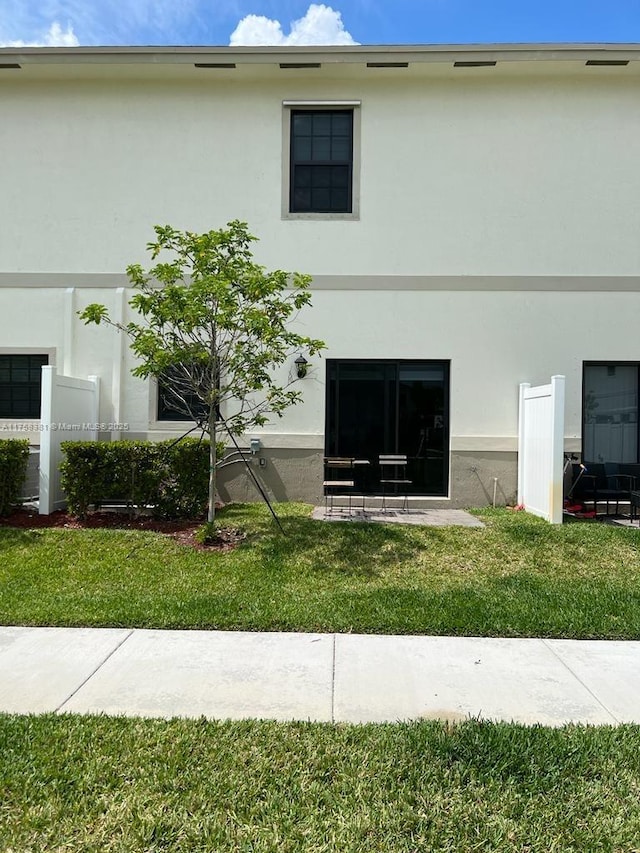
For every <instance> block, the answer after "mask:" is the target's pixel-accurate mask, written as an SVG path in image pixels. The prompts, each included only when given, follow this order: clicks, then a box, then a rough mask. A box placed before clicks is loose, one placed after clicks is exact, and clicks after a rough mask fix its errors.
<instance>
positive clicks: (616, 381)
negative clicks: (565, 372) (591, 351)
mask: <svg viewBox="0 0 640 853" xmlns="http://www.w3.org/2000/svg"><path fill="white" fill-rule="evenodd" d="M639 370H640V368H639V365H638V364H637V363H631V364H630V363H628V362H627V363H626V364H625V363H621V362H618V363H615V362H609V363H591V364H590V363H588V362H587V363H585V365H584V377H583V402H582V411H583V427H582V458H583V459H585V460H586V461H587V462H640V456H639V452H638V451H639V447H638V444H639V435H638V388H639V386H640V373H639Z"/></svg>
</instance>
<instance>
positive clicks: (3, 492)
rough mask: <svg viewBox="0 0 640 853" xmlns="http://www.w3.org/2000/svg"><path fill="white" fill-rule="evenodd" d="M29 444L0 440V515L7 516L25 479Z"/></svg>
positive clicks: (24, 441) (12, 440) (24, 440)
mask: <svg viewBox="0 0 640 853" xmlns="http://www.w3.org/2000/svg"><path fill="white" fill-rule="evenodd" d="M28 464H29V442H28V441H27V440H26V438H8V439H2V440H0V515H9V513H10V512H11V507H12V506H13V505H14V504H15V503H17V501H18V499H19V497H20V492H21V491H22V488H23V486H24V483H25V480H26V479H27V465H28Z"/></svg>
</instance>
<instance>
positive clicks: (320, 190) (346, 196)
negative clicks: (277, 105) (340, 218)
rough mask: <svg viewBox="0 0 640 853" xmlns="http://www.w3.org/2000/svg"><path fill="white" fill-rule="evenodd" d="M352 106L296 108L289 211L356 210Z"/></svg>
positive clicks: (334, 211)
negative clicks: (354, 201) (354, 199)
mask: <svg viewBox="0 0 640 853" xmlns="http://www.w3.org/2000/svg"><path fill="white" fill-rule="evenodd" d="M353 114H354V111H353V110H352V109H318V110H313V109H293V110H292V111H291V140H290V186H289V212H290V213H325V214H331V213H334V214H336V213H337V214H345V213H347V214H350V213H352V212H353V171H354V170H353Z"/></svg>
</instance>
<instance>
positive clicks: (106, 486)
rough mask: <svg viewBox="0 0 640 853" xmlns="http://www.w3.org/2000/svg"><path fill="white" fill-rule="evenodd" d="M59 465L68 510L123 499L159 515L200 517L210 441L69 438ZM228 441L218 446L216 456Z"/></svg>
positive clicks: (82, 509) (205, 492) (204, 504)
mask: <svg viewBox="0 0 640 853" xmlns="http://www.w3.org/2000/svg"><path fill="white" fill-rule="evenodd" d="M62 450H63V452H64V454H65V459H64V461H63V462H62V464H61V466H60V471H61V474H62V480H61V485H62V488H63V490H64V492H65V493H66V496H67V501H68V506H69V510H70V512H72V513H75V514H77V515H80V516H83V515H85V514H86V512H87V509H88V508H89V506H90V505H92V504H93V505H100V504H104V503H109V502H110V501H117V502H125V503H127V504H129V505H130V506H132V507H135V508H138V509H142V508H144V507H152V508H153V513H154V515H155V516H157V517H159V518H198V517H200V516H201V515H202V514H203V513H204V512H205V510H206V507H207V496H208V491H209V442H208V441H198V440H197V439H193V438H186V439H183V440H182V441H179V442H178V443H177V444H175V443H174V442H173V441H163V442H153V441H112V442H102V441H66V442H64V443H63V444H62ZM223 450H224V445H218V458H220V456H221V454H222V452H223Z"/></svg>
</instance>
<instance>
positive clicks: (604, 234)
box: [0, 63, 640, 451]
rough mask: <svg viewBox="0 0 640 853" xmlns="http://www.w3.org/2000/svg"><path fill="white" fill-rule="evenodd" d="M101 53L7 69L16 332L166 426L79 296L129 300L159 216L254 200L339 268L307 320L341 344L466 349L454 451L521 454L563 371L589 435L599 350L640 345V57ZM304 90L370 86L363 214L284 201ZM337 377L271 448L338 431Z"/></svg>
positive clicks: (1, 325)
mask: <svg viewBox="0 0 640 853" xmlns="http://www.w3.org/2000/svg"><path fill="white" fill-rule="evenodd" d="M534 64H535V63H532V65H534ZM23 72H24V73H23ZM84 73H85V69H83V68H82V67H79V68H77V69H71V70H69V69H67V70H66V71H65V73H64V74H63V73H56V74H53V73H52V74H49V73H48V72H47V68H46V67H37V66H31V67H28V68H25V69H23V71H21V72H20V74H17V75H15V76H14V77H11V78H5V77H3V78H2V87H1V88H0V114H1V115H2V120H1V121H0V150H1V151H2V152H3V156H2V158H0V185H1V186H2V189H3V199H4V203H3V204H2V205H0V350H1V349H4V350H5V351H16V350H21V351H29V350H30V351H35V352H38V351H44V350H50V351H51V352H52V353H53V360H54V363H56V364H57V366H58V369H59V371H60V372H66V373H69V374H70V375H74V376H78V377H86V376H88V375H90V374H95V375H96V376H98V377H99V378H100V380H101V389H102V394H101V420H103V421H105V422H121V423H127V424H128V425H129V431H130V433H135V434H149V435H150V436H152V437H158V438H160V437H164V435H165V434H166V430H165V429H164V428H161V426H160V425H158V424H157V423H155V422H154V416H153V391H152V390H150V387H149V384H148V383H145V382H141V381H140V380H137V379H135V378H133V377H132V376H131V374H130V369H131V367H132V361H131V357H130V354H129V351H128V348H127V346H126V341H123V339H122V338H118V337H117V336H116V335H115V333H114V332H113V331H112V330H110V329H106V328H100V329H96V328H95V327H92V328H90V329H89V328H85V327H84V326H83V325H82V324H81V323H80V322H79V321H78V320H77V317H76V314H75V312H76V311H77V310H81V309H82V308H83V307H84V306H85V305H86V304H88V303H89V302H96V301H97V302H103V303H105V304H107V306H108V307H109V308H110V310H111V312H112V313H113V314H117V312H118V311H119V310H122V306H123V305H125V303H126V299H127V294H126V293H123V292H122V291H119V290H118V289H117V287H116V286H115V285H113V286H111V285H109V286H107V285H106V284H105V286H102V287H101V286H95V285H96V279H95V277H94V274H101V273H108V274H120V273H122V272H123V271H124V269H125V267H126V265H127V264H128V263H131V262H135V261H140V262H143V263H146V262H147V261H148V257H147V256H146V254H145V251H144V247H145V244H146V242H147V241H148V240H149V239H150V238H151V236H152V226H153V224H155V223H171V224H173V225H175V226H177V227H181V228H188V229H192V230H199V229H207V228H211V227H219V226H221V225H222V224H224V222H226V221H227V220H228V219H231V218H240V219H245V220H247V221H248V222H249V223H250V226H251V229H252V231H253V232H254V233H255V234H256V235H258V236H259V237H260V238H261V242H260V244H259V245H258V246H257V250H256V251H257V255H258V258H259V260H260V261H261V262H263V263H264V264H265V265H266V266H268V267H280V268H286V269H297V270H300V271H303V272H309V273H311V274H312V275H314V276H316V279H317V289H316V290H315V292H314V298H313V303H314V307H313V309H312V310H311V311H309V312H305V313H304V314H303V316H302V317H301V320H300V322H301V324H302V325H301V328H304V331H305V332H307V333H309V334H312V335H313V336H314V337H320V338H323V339H324V340H325V341H326V342H327V344H328V350H327V352H326V353H325V356H326V357H328V358H363V359H364V358H411V359H447V360H450V362H451V447H452V449H453V450H460V451H464V450H469V451H482V450H496V451H512V450H515V448H516V436H517V390H518V385H519V383H520V382H531V383H532V384H538V383H544V382H547V381H549V377H550V376H551V375H553V374H564V375H566V377H567V413H566V415H567V416H566V438H567V441H568V444H569V445H571V442H575V444H576V447H578V446H579V435H580V429H581V426H580V420H581V382H582V362H583V361H586V360H597V359H603V360H609V361H617V360H619V361H624V360H629V361H639V360H640V351H639V350H638V346H637V331H636V329H637V318H638V307H639V297H638V290H639V289H640V284H639V283H638V276H640V240H639V239H638V234H640V205H638V203H637V200H638V198H639V197H640V167H639V166H638V156H637V139H638V138H639V137H640V109H639V107H640V87H638V80H639V79H640V78H639V75H638V72H637V70H634V69H632V68H630V69H626V68H625V69H594V68H589V69H587V68H585V67H584V64H583V63H576V64H575V66H573V65H572V66H571V67H568V66H567V64H565V66H563V67H559V66H555V65H553V64H552V63H551V64H550V65H549V69H548V70H547V71H546V72H544V73H541V72H540V71H539V69H538V68H537V67H536V68H535V69H531V70H530V71H529V70H527V68H526V67H519V68H518V69H515V70H514V69H510V68H506V67H504V68H499V69H469V71H468V72H467V71H466V70H464V71H462V70H455V71H454V70H451V69H449V70H447V71H446V72H444V71H442V70H437V69H436V70H434V69H428V68H423V69H417V70H415V71H414V69H413V68H412V69H411V73H409V74H407V75H406V76H404V77H402V76H401V75H402V73H403V72H401V71H400V70H395V71H389V72H386V71H385V72H380V73H378V71H376V72H375V74H374V73H373V71H372V70H367V69H366V68H361V67H357V68H349V69H344V70H343V71H342V72H340V73H341V75H342V76H337V72H335V71H334V72H333V73H331V74H327V75H326V76H324V69H323V71H322V73H320V74H313V73H311V72H304V73H301V74H295V75H289V76H286V75H283V74H280V73H279V71H278V70H277V69H276V70H275V71H273V72H271V73H269V74H266V75H264V79H262V78H261V77H260V75H259V74H258V73H257V72H256V76H255V78H254V79H249V78H248V76H247V74H243V75H238V77H237V79H236V78H235V77H234V76H233V75H232V74H231V73H229V72H221V73H219V76H216V73H210V72H204V71H203V70H197V69H193V68H192V67H181V68H180V69H177V70H175V69H162V70H161V73H160V72H158V76H157V78H156V77H154V75H153V74H152V73H151V72H150V71H149V70H148V69H147V71H146V72H145V75H140V74H136V73H135V70H131V69H129V68H128V67H122V68H120V69H117V71H112V70H111V69H97V70H96V69H94V68H92V69H91V73H90V74H89V75H88V77H87V79H83V78H82V75H83V74H84ZM110 75H111V76H110ZM625 75H626V76H625ZM302 99H309V100H313V99H320V100H325V101H330V100H335V99H353V100H359V101H360V102H361V107H360V110H361V138H360V161H361V174H360V190H361V199H360V219H359V220H358V221H316V220H312V221H305V220H302V221H291V220H283V219H282V217H281V197H282V182H283V167H282V146H283V107H282V102H283V101H284V100H302ZM52 274H57V275H56V276H55V282H54V281H53V278H54V276H52ZM39 275H40V277H39ZM367 276H369V277H375V287H374V285H371V286H369V285H366V284H365V285H363V283H362V280H361V279H358V278H356V277H367ZM409 276H413V277H417V278H416V279H415V280H412V283H411V287H412V288H413V289H407V288H408V287H409V285H408V284H407V280H405V279H403V277H409ZM448 276H450V277H452V279H451V282H452V283H451V289H447V283H446V277H448ZM595 276H603V277H606V280H605V279H603V280H602V281H601V282H600V283H599V284H596V285H593V280H594V277H595ZM65 277H66V278H65ZM83 277H86V278H87V279H88V280H89V279H90V283H91V285H92V286H86V285H85V284H84V283H83ZM436 277H445V278H443V279H441V280H440V281H439V283H438V285H437V286H434V284H433V281H432V279H433V280H434V281H435V278H436ZM481 277H484V278H481ZM523 277H539V278H540V280H545V279H549V278H550V277H555V278H554V279H553V280H554V282H555V281H557V286H556V284H555V283H554V284H552V285H551V287H550V289H546V290H545V289H540V288H539V287H538V285H535V284H533V285H531V286H529V285H528V284H527V283H526V281H525V280H524V278H523ZM527 280H528V279H527ZM123 282H124V280H120V281H119V283H120V284H123ZM53 284H55V286H53ZM112 284H113V282H112ZM356 288H357V289H356ZM123 317H124V318H125V319H126V317H127V314H126V310H125V313H124V314H123ZM324 376H325V364H324V361H322V360H319V361H317V362H316V365H314V367H313V369H312V370H311V372H310V375H309V377H308V378H307V379H305V380H304V382H303V383H302V384H301V388H302V389H303V390H304V397H305V402H304V405H301V406H298V407H296V408H295V409H292V410H290V412H289V413H288V414H287V415H286V417H285V418H284V419H282V420H278V421H276V422H275V423H274V424H273V425H270V426H269V427H268V428H266V429H265V430H264V431H263V437H264V443H265V445H266V446H272V447H284V448H311V449H321V448H322V447H323V433H324V410H325V387H324ZM0 426H2V424H1V423H0ZM5 434H6V433H5ZM114 437H118V436H116V435H114ZM32 438H33V440H34V441H37V435H34V436H32Z"/></svg>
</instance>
